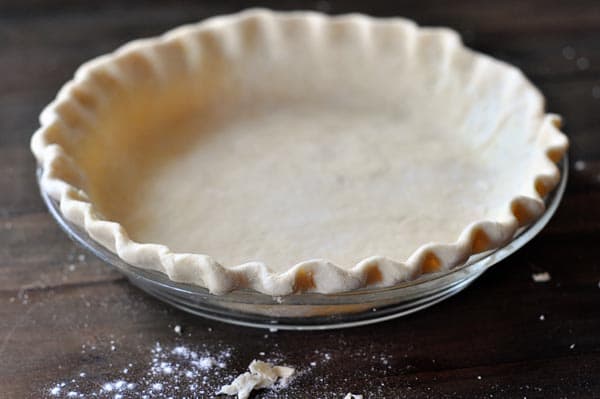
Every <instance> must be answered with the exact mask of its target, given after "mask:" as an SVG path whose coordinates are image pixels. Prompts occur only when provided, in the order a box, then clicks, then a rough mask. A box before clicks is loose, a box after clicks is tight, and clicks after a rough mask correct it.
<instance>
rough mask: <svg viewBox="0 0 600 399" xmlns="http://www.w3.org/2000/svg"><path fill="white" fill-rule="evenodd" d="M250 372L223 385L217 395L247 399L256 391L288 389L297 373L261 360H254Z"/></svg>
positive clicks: (288, 368) (249, 368) (289, 368)
mask: <svg viewBox="0 0 600 399" xmlns="http://www.w3.org/2000/svg"><path fill="white" fill-rule="evenodd" d="M248 370H250V371H249V372H248V371H247V372H245V373H243V374H240V375H239V376H237V377H236V378H235V380H233V382H232V383H231V384H229V385H223V386H222V387H221V389H220V390H219V391H218V392H217V395H223V394H225V395H237V397H238V399H247V398H248V397H250V393H252V391H253V390H254V389H263V388H272V387H274V386H277V387H286V386H287V383H288V381H289V378H290V377H291V376H292V375H293V374H294V372H295V371H296V370H294V369H293V368H291V367H285V366H274V365H273V364H271V363H267V362H263V361H260V360H253V361H252V363H250V365H249V366H248Z"/></svg>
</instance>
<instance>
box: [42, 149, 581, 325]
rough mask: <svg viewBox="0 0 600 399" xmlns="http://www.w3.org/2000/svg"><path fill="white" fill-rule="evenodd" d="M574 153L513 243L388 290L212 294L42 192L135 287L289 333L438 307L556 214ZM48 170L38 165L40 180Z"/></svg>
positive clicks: (79, 237) (63, 223) (62, 222)
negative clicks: (98, 232) (130, 253)
mask: <svg viewBox="0 0 600 399" xmlns="http://www.w3.org/2000/svg"><path fill="white" fill-rule="evenodd" d="M568 164H569V163H568V157H567V155H566V154H565V156H564V157H563V160H562V161H561V162H560V163H559V165H558V166H559V169H560V170H561V174H560V176H561V178H560V182H559V184H558V186H557V188H556V189H555V190H554V191H553V192H552V193H550V194H549V195H548V197H547V198H546V201H545V202H546V210H545V212H544V214H543V215H542V216H541V217H540V218H539V219H537V221H535V222H534V223H533V224H531V225H529V226H527V227H525V228H523V229H521V231H519V232H518V234H517V235H516V236H515V237H514V238H513V240H511V241H510V242H509V243H507V244H506V245H504V246H503V247H501V248H499V249H497V250H493V251H488V252H486V253H482V254H478V255H474V256H472V257H471V258H470V259H469V261H468V262H467V263H466V264H465V265H463V266H459V267H456V268H454V269H451V270H449V271H445V272H440V273H431V274H426V275H423V276H421V277H420V278H418V279H416V280H413V281H408V282H404V283H401V284H397V285H395V286H392V287H386V288H370V289H369V288H367V289H360V290H355V291H351V292H346V293H340V294H332V295H323V294H309V293H304V294H301V295H289V296H286V297H272V296H269V295H265V294H261V293H258V292H256V291H251V290H238V291H234V292H230V293H227V294H223V295H212V294H210V293H209V292H208V290H207V289H205V288H202V287H199V286H194V285H191V284H182V283H176V282H173V281H171V280H169V279H168V277H167V276H166V275H164V274H163V273H160V272H156V271H152V270H146V269H141V268H138V267H135V266H132V265H130V264H127V263H126V262H124V261H123V260H122V259H120V258H119V257H118V256H117V255H115V254H114V253H112V252H111V251H109V250H108V249H106V248H104V247H103V246H102V245H100V244H98V243H97V242H96V241H95V240H93V239H92V238H91V237H90V236H89V235H88V234H87V233H86V232H85V231H84V230H83V229H82V228H80V227H79V226H77V225H75V224H74V223H72V222H70V221H68V220H67V219H65V217H64V216H63V215H62V213H61V212H60V208H59V203H58V202H57V201H56V200H55V199H53V198H51V196H50V195H49V194H48V193H47V192H45V191H44V190H43V189H42V190H41V192H42V198H43V199H44V201H45V203H46V205H47V206H48V209H49V210H50V213H51V214H52V216H53V217H54V218H55V219H56V221H57V222H58V224H59V226H60V227H61V228H62V229H63V230H64V231H65V232H66V233H67V235H68V236H69V237H70V238H71V239H73V240H74V241H75V242H77V243H78V244H80V245H81V246H83V247H84V248H85V249H86V250H88V251H90V252H91V253H93V254H94V255H96V256H97V257H99V258H100V259H102V260H103V261H104V262H106V263H108V264H109V265H111V266H113V267H115V268H117V269H118V270H119V271H121V272H122V273H124V274H125V275H126V276H127V278H128V279H129V280H130V281H131V283H132V284H134V285H135V286H137V287H138V288H140V289H142V290H143V291H145V292H146V293H148V294H150V295H152V296H154V297H156V298H158V299H159V300H161V301H163V302H166V303H168V304H170V305H172V306H174V307H176V308H179V309H182V310H184V311H186V312H189V313H192V314H195V315H198V316H202V317H206V318H209V319H213V320H218V321H221V322H225V323H230V324H236V325H242V326H247V327H258V328H270V329H273V328H276V329H285V330H325V329H334V328H346V327H355V326H361V325H366V324H372V323H377V322H382V321H386V320H391V319H394V318H398V317H401V316H404V315H408V314H411V313H414V312H417V311H419V310H421V309H425V308H427V307H429V306H432V305H435V304H436V303H438V302H441V301H443V300H444V299H446V298H449V297H451V296H453V295H454V294H456V293H458V292H460V291H462V290H463V289H464V288H465V287H467V286H468V285H469V284H470V283H471V282H473V281H474V280H475V279H476V278H477V277H479V276H480V275H481V274H482V273H483V272H485V271H486V270H487V269H488V268H490V267H492V266H494V265H495V264H497V263H498V262H500V261H501V260H503V259H504V258H506V257H508V256H509V255H511V254H512V253H514V252H516V251H517V250H518V249H519V248H521V247H522V246H523V245H525V244H526V243H527V242H529V241H530V240H531V239H533V238H534V237H535V236H536V235H537V234H538V233H539V232H540V231H541V230H542V229H543V228H544V226H545V225H546V224H547V223H548V222H549V221H550V219H551V217H552V215H554V213H555V212H556V209H557V208H558V205H559V203H560V200H561V198H562V196H563V193H564V191H565V187H566V183H567V175H568ZM41 175H42V170H41V169H39V170H38V182H39V179H40V177H41Z"/></svg>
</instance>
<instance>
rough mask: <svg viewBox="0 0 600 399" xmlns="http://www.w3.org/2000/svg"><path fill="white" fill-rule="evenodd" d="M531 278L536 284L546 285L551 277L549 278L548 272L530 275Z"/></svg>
mask: <svg viewBox="0 0 600 399" xmlns="http://www.w3.org/2000/svg"><path fill="white" fill-rule="evenodd" d="M531 278H532V279H533V281H534V282H536V283H547V282H548V281H550V280H551V279H552V276H550V273H548V272H541V273H533V274H532V275H531Z"/></svg>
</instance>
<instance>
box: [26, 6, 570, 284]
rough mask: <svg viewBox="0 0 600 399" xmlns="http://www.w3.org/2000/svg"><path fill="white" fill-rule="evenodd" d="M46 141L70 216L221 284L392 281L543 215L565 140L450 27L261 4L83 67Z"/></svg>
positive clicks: (47, 175)
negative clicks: (282, 9) (283, 10)
mask: <svg viewBox="0 0 600 399" xmlns="http://www.w3.org/2000/svg"><path fill="white" fill-rule="evenodd" d="M40 121H41V128H40V129H39V130H38V131H37V132H36V133H35V134H34V135H33V138H32V141H31V147H32V150H33V153H34V154H35V156H36V158H37V160H38V162H39V164H40V166H41V168H42V171H43V173H42V176H41V186H42V189H43V190H45V191H46V192H47V193H48V194H49V195H50V196H51V197H52V198H54V199H56V200H57V201H59V203H60V209H61V212H62V213H63V215H64V217H65V218H67V219H68V220H70V221H71V222H74V223H76V224H77V225H79V226H81V227H83V228H84V229H85V231H86V232H87V233H88V234H89V235H90V236H91V237H92V238H93V239H94V240H96V241H97V242H99V243H100V244H102V245H103V246H105V247H106V248H108V249H109V250H111V251H113V252H114V253H116V254H118V256H119V257H120V258H122V259H123V260H124V261H126V262H128V263H130V264H132V265H134V266H137V267H141V268H146V269H153V270H158V271H161V272H163V273H166V274H167V275H168V276H169V278H170V279H172V280H174V281H177V282H185V283H190V284H196V285H199V286H202V287H206V288H208V289H209V290H210V292H211V293H215V294H222V293H226V292H229V291H231V290H234V289H241V288H250V289H254V290H256V291H259V292H262V293H265V294H269V295H277V296H279V295H287V294H291V293H294V292H305V291H310V292H320V293H335V292H342V291H348V290H353V289H357V288H360V287H365V286H390V285H393V284H396V283H398V282H401V281H405V280H411V279H415V278H417V277H418V276H420V275H421V274H423V273H429V272H436V271H442V270H447V269H450V268H453V267H455V266H457V265H461V264H464V262H465V261H466V260H467V259H468V258H469V257H470V256H471V255H473V254H475V253H480V252H484V251H487V250H491V249H494V248H498V247H499V246H502V245H503V244H505V243H507V242H508V241H510V240H511V239H512V237H513V236H514V235H515V233H516V231H517V229H518V228H519V227H520V226H524V225H527V224H529V223H531V222H532V221H533V220H535V219H536V218H537V217H539V216H540V215H541V214H542V213H543V211H544V201H543V199H544V197H545V196H546V195H547V194H548V193H549V192H550V191H551V190H552V189H553V188H554V187H555V186H556V184H557V182H558V181H559V177H560V176H559V170H558V168H557V167H556V165H555V163H556V162H558V161H560V159H561V158H562V156H563V154H564V152H565V151H566V149H567V146H568V141H567V138H566V137H565V135H564V134H562V133H561V132H560V131H559V125H560V118H559V117H558V116H556V115H551V114H545V112H544V101H543V97H542V96H541V94H540V93H539V92H538V90H537V89H536V88H535V87H534V86H533V85H532V84H531V83H530V82H529V81H528V80H527V79H526V78H525V77H524V75H523V74H522V73H521V71H519V70H518V69H516V68H515V67H512V66H510V65H507V64H505V63H503V62H501V61H498V60H495V59H492V58H490V57H488V56H485V55H482V54H479V53H476V52H474V51H472V50H469V49H468V48H466V47H464V45H463V44H462V43H461V41H460V39H459V36H458V35H457V34H456V33H455V32H454V31H452V30H449V29H445V28H419V27H417V26H416V25H415V24H414V23H413V22H411V21H408V20H405V19H400V18H392V19H374V18H370V17H367V16H363V15H356V14H353V15H343V16H336V17H329V16H326V15H322V14H318V13H314V12H289V13H281V12H271V11H267V10H249V11H245V12H241V13H239V14H234V15H229V16H221V17H216V18H211V19H209V20H206V21H203V22H201V23H198V24H194V25H188V26H183V27H180V28H177V29H175V30H173V31H170V32H168V33H166V34H165V35H163V36H161V37H158V38H153V39H144V40H138V41H134V42H131V43H129V44H127V45H125V46H123V47H122V48H120V49H118V50H117V51H115V52H114V53H111V54H108V55H105V56H101V57H99V58H97V59H94V60H92V61H90V62H88V63H86V64H84V65H83V66H81V67H80V68H79V69H78V71H77V72H76V74H75V77H74V79H73V80H72V81H70V82H68V83H67V84H66V85H65V86H64V87H63V88H62V89H61V90H60V92H59V94H58V96H57V98H56V99H55V100H54V101H53V102H52V103H51V104H50V105H48V107H47V108H46V109H45V110H44V111H43V112H42V115H41V117H40Z"/></svg>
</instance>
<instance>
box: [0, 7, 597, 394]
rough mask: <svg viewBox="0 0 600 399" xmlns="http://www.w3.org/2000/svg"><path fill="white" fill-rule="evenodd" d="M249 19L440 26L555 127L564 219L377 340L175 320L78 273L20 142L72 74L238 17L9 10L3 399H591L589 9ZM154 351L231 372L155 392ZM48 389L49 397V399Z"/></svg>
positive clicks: (1, 147)
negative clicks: (184, 26)
mask: <svg viewBox="0 0 600 399" xmlns="http://www.w3.org/2000/svg"><path fill="white" fill-rule="evenodd" d="M254 5H258V3H254ZM260 5H263V6H269V7H274V8H279V9H298V8H304V9H305V8H311V9H315V8H316V9H321V10H324V11H327V12H330V13H342V12H348V11H362V12H366V13H369V14H373V15H378V16H386V15H401V16H406V17H409V18H412V19H415V20H416V21H418V22H419V23H421V24H425V25H444V26H450V27H452V28H454V29H457V30H458V31H459V32H460V33H461V34H462V36H463V38H464V40H465V41H466V43H467V44H468V45H470V46H471V47H473V48H475V49H478V50H481V51H484V52H486V53H489V54H491V55H493V56H496V57H498V58H500V59H503V60H506V61H508V62H511V63H514V64H516V65H517V66H519V67H521V68H522V69H523V70H524V71H525V73H526V74H527V75H528V76H529V77H530V78H531V79H532V80H533V82H535V83H536V84H537V85H538V86H539V87H540V88H541V90H542V91H543V93H544V94H545V95H546V97H547V99H548V109H549V110H550V111H552V112H556V113H560V114H562V115H563V116H564V118H565V121H566V124H565V131H566V132H567V134H568V135H569V137H570V138H571V141H572V145H571V150H570V156H571V164H572V165H571V166H573V164H574V163H575V161H580V162H579V163H578V166H579V168H578V169H577V170H576V169H574V168H572V170H571V175H570V178H569V184H568V188H567V193H566V195H565V198H564V200H563V203H562V205H561V207H560V209H559V211H558V213H557V214H556V216H555V217H554V219H553V220H552V222H551V223H550V225H549V226H548V227H547V228H546V229H545V230H544V232H543V233H542V234H541V235H540V236H538V237H537V238H536V239H534V240H533V241H532V242H531V243H529V244H528V245H527V246H526V247H525V248H523V249H521V250H520V251H519V252H518V253H517V254H515V255H513V256H512V257H510V258H509V259H507V260H505V261H503V262H502V263H501V264H499V265H497V266H496V267H494V268H493V269H492V270H490V271H488V272H487V273H486V274H485V275H484V276H483V277H482V278H480V279H479V280H478V281H476V282H475V283H474V284H473V285H472V286H471V287H469V288H468V289H467V290H465V291H464V292H462V293H460V294H459V295H457V296H455V297H454V298H452V299H450V300H447V301H445V302H443V303H441V304H439V305H437V306H435V307H433V308H430V309H427V310H425V311H422V312H420V313H418V314H414V315H411V316H408V317H404V318H401V319H397V320H394V321H390V322H386V323H382V324H379V325H374V326H368V327H361V328H353V329H347V330H341V331H326V332H302V333H297V332H283V331H280V332H276V333H273V332H268V331H263V330H257V329H245V328H241V327H235V326H230V325H226V324H221V323H218V322H212V321H208V320H204V319H201V318H198V317H194V316H191V315H188V314H185V313H183V312H181V311H177V310H174V309H172V308H170V307H169V306H167V305H165V304H163V303H160V302H158V301H157V300H154V299H152V298H150V297H148V296H147V295H145V294H144V293H142V292H140V291H139V290H138V289H136V288H134V287H133V286H131V285H130V284H129V283H128V282H127V281H126V280H125V279H124V278H123V277H122V276H121V275H120V274H119V273H117V272H115V271H113V270H111V269H110V268H109V267H107V266H106V265H104V264H102V262H100V261H99V260H97V259H94V258H93V257H92V256H91V255H86V256H85V259H84V258H83V257H82V256H80V255H81V254H83V252H82V250H81V249H79V248H78V247H76V246H75V245H74V244H73V243H72V242H71V241H69V239H68V238H67V237H66V236H65V234H63V233H62V232H61V231H60V230H59V228H58V227H57V225H56V224H55V222H54V221H53V220H52V219H51V217H50V216H49V214H48V212H47V211H46V209H45V208H44V205H43V203H42V201H41V199H40V197H39V194H38V189H37V186H36V182H35V178H34V171H35V163H34V160H33V157H32V156H31V154H30V151H29V139H30V136H31V134H32V132H33V131H34V130H35V129H36V127H37V126H38V122H37V115H38V114H39V112H40V111H41V109H42V107H43V106H44V105H45V104H46V103H48V102H49V101H50V100H51V99H52V98H53V96H54V94H55V93H56V92H57V90H58V89H59V87H60V85H61V84H62V83H63V82H65V81H66V80H67V79H69V77H70V76H71V75H72V74H73V72H74V70H75V68H76V67H77V66H78V65H79V64H80V63H82V62H83V61H85V60H87V59H89V58H91V57H93V56H96V55H99V54H102V53H104V52H107V51H110V50H112V49H114V48H115V47H117V46H118V45H120V44H122V43H124V42H126V41H128V40H131V39H133V38H137V37H142V36H149V35H156V34H159V33H161V32H163V31H165V30H167V29H169V28H171V27H174V26H176V25H179V24H181V23H186V22H191V21H196V20H200V19H202V18H205V17H208V16H211V15H214V14H218V13H227V12H233V11H236V10H239V9H242V8H245V7H247V6H248V4H245V3H244V2H241V1H240V2H234V1H227V2H217V1H209V2H189V3H188V2H172V1H164V2H150V1H129V2H123V3H117V2H113V1H103V2H79V1H66V0H64V1H52V2H47V1H41V0H38V1H34V0H28V1H2V2H1V3H0V76H2V78H1V79H0V398H28V397H31V398H44V397H50V398H53V397H66V394H67V393H68V391H71V390H72V391H75V392H77V393H81V394H84V396H82V397H94V396H93V393H96V394H97V397H106V398H113V397H115V396H114V395H115V394H116V393H117V391H111V392H108V391H106V390H105V391H101V388H102V385H103V384H104V383H105V382H110V381H115V380H118V379H123V380H126V381H127V382H131V383H135V384H137V385H136V386H137V388H136V389H133V390H123V391H122V392H121V393H122V394H123V397H125V398H127V397H131V398H133V397H136V398H137V397H140V395H141V394H140V393H139V392H140V390H141V388H143V387H144V386H146V385H148V384H151V383H155V382H156V381H158V380H160V378H162V379H163V382H164V385H163V391H162V392H158V391H156V392H154V393H155V395H154V396H151V397H169V396H172V397H175V398H178V397H184V396H187V397H211V396H212V394H213V392H214V391H213V390H211V389H212V388H213V387H215V386H216V385H218V383H219V382H223V383H224V382H227V381H228V377H229V376H232V375H235V374H237V373H240V372H242V371H244V369H245V368H246V366H247V365H248V363H249V362H250V361H251V360H252V359H254V358H262V357H265V358H277V359H279V360H280V361H281V362H282V363H285V364H289V365H292V366H295V367H297V368H299V369H301V370H303V372H302V373H301V375H300V376H299V377H298V378H297V379H296V380H295V381H294V382H293V384H292V385H291V386H290V387H289V388H288V389H287V390H281V391H279V392H262V393H260V394H258V395H257V396H256V397H298V398H302V397H310V398H313V397H314V398H341V397H343V395H344V394H345V393H347V392H354V393H360V394H363V395H365V397H373V398H384V397H386V398H396V397H406V398H428V397H431V398H446V397H447V398H463V397H478V398H479V397H495V398H523V397H527V398H562V397H568V398H593V397H600V286H599V282H600V257H599V255H600V253H599V252H600V251H599V249H598V248H599V245H600V207H599V206H598V203H599V200H600V3H599V2H598V1H597V0H590V1H573V2H567V1H563V2H559V1H545V0H536V1H521V0H510V1H479V0H472V1H463V2H432V1H394V2H392V1H389V2H383V1H373V0H371V1H367V2H355V1H346V2H335V3H333V2H331V3H330V2H326V1H319V2H314V3H309V2H303V3H296V2H291V1H282V2H270V3H260ZM572 56H573V57H572ZM582 162H583V163H582ZM582 166H583V169H582V168H581V167H582ZM580 169H581V170H580ZM539 271H548V272H549V273H551V275H552V280H551V281H550V282H548V283H544V284H541V283H534V282H533V281H532V278H531V275H532V273H533V272H539ZM542 315H543V316H544V317H543V320H541V317H540V316H542ZM176 325H179V326H181V328H182V334H181V335H179V334H177V333H175V332H174V327H175V326H176ZM157 343H158V344H160V345H161V347H162V348H164V349H165V351H166V352H168V351H169V350H171V349H172V348H174V347H175V346H177V345H180V346H183V347H185V348H188V349H191V350H195V351H201V350H206V351H208V352H211V353H218V352H219V351H225V352H229V353H230V354H231V357H230V358H228V359H227V367H226V368H225V369H219V370H220V371H218V373H219V374H217V371H215V370H216V368H212V369H211V370H209V371H207V372H206V374H207V375H208V377H207V378H208V382H207V385H206V387H207V389H206V390H205V393H202V389H200V388H196V389H193V387H192V385H193V384H194V383H198V380H199V379H200V380H201V376H202V375H201V376H200V377H198V378H192V379H184V378H181V379H179V380H177V379H173V378H175V377H174V376H175V375H177V376H179V375H180V374H181V371H182V370H183V369H184V368H185V367H187V366H186V365H185V364H177V365H176V366H177V367H180V368H181V370H179V371H177V373H178V374H177V373H175V374H172V375H171V376H169V375H168V374H164V373H163V374H164V375H162V374H161V376H159V377H157V376H156V375H153V372H152V369H151V364H152V357H153V356H154V357H156V356H157V355H156V354H152V349H153V348H154V347H155V345H156V344H157ZM166 352H165V353H166ZM261 352H264V353H265V355H264V356H263V355H261ZM169 356H170V355H169ZM167 357H168V356H167ZM171 357H172V356H171ZM169 359H171V358H169ZM171 360H172V359H171ZM169 361H170V360H169ZM311 362H314V363H313V364H314V365H313V366H311ZM188 366H189V365H188ZM124 368H127V369H128V371H127V373H126V374H125V373H124V371H123V369H124ZM80 373H85V376H80ZM155 374H156V373H155ZM177 381H178V382H177ZM61 383H65V385H64V386H63V387H60V384H61ZM57 384H58V387H59V388H61V390H60V393H59V394H58V395H57V396H52V394H51V389H52V388H54V387H56V386H57ZM200 385H201V384H200ZM160 395H163V396H160ZM116 397H118V396H116Z"/></svg>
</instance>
